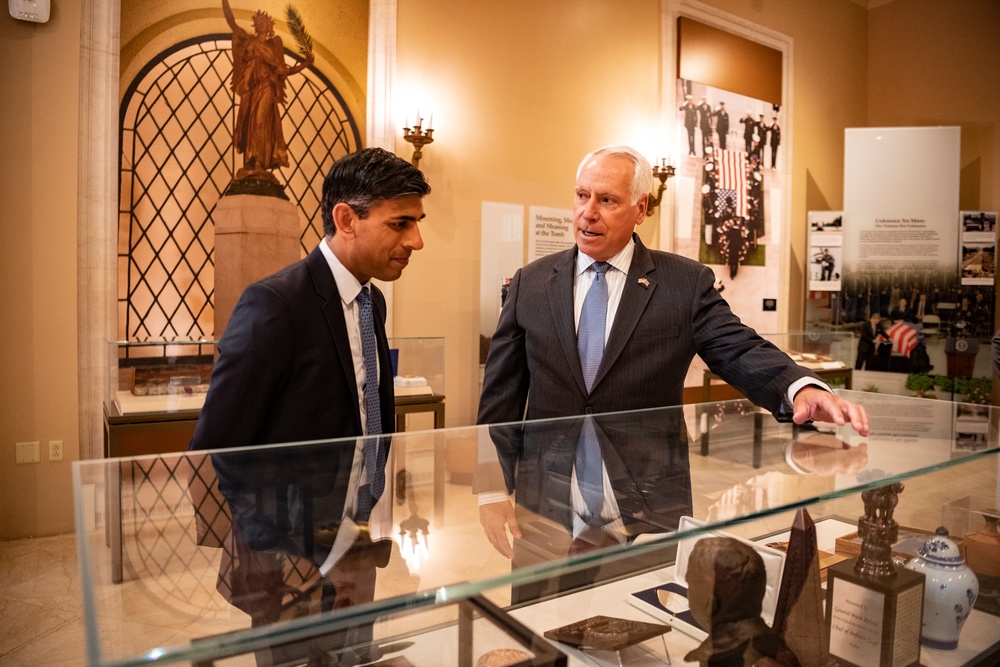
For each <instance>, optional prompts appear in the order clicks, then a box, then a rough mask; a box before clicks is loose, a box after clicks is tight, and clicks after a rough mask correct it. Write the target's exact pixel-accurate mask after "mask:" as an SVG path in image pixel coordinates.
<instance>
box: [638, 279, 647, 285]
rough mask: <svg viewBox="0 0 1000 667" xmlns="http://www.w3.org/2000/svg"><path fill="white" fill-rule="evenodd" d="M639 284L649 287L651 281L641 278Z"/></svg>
mask: <svg viewBox="0 0 1000 667" xmlns="http://www.w3.org/2000/svg"><path fill="white" fill-rule="evenodd" d="M639 284H640V285H642V286H643V287H649V280H647V279H646V278H639Z"/></svg>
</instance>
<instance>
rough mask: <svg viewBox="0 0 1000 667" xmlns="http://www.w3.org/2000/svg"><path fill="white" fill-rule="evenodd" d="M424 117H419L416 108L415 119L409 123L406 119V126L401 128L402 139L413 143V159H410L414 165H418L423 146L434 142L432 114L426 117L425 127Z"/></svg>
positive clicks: (418, 111)
mask: <svg viewBox="0 0 1000 667" xmlns="http://www.w3.org/2000/svg"><path fill="white" fill-rule="evenodd" d="M423 122H424V119H423V118H421V117H420V110H419V109H418V110H417V116H416V121H415V122H413V123H410V120H409V118H407V120H406V127H404V128H403V139H405V140H406V141H408V142H410V143H411V144H413V159H412V160H411V161H410V162H411V163H412V164H413V166H414V167H417V166H419V165H420V158H421V157H423V147H424V146H426V145H427V144H430V143H433V142H434V128H433V127H431V125H433V124H434V114H431V115H430V118H428V119H427V127H426V128H424V127H423Z"/></svg>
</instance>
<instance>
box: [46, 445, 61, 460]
mask: <svg viewBox="0 0 1000 667" xmlns="http://www.w3.org/2000/svg"><path fill="white" fill-rule="evenodd" d="M62 460H63V441H62V440H49V461H62Z"/></svg>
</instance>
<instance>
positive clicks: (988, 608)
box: [962, 508, 1000, 615]
mask: <svg viewBox="0 0 1000 667" xmlns="http://www.w3.org/2000/svg"><path fill="white" fill-rule="evenodd" d="M979 514H981V515H982V517H983V519H985V520H986V526H985V527H984V528H983V529H982V530H980V531H977V532H974V533H969V534H968V535H966V536H965V538H964V539H963V540H962V545H963V546H964V547H965V558H966V560H967V562H968V565H969V567H970V568H971V569H972V571H973V572H975V573H976V576H977V577H978V579H979V598H978V599H977V600H976V609H979V610H982V611H985V612H988V613H990V614H996V615H1000V509H997V508H991V509H982V510H979Z"/></svg>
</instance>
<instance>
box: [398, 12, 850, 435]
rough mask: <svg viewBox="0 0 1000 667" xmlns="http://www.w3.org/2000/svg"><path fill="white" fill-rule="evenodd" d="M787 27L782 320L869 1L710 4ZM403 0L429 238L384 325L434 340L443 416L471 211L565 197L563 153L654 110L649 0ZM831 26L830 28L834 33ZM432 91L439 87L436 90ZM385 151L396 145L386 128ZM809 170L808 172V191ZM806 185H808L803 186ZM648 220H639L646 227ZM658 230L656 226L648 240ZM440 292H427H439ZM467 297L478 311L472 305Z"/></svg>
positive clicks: (471, 274) (454, 408) (451, 386)
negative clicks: (421, 132) (786, 277)
mask: <svg viewBox="0 0 1000 667" xmlns="http://www.w3.org/2000/svg"><path fill="white" fill-rule="evenodd" d="M706 4H708V5H712V6H714V7H717V8H719V9H723V10H725V11H727V12H731V13H732V14H734V15H735V16H736V17H737V18H741V19H746V20H749V21H751V22H753V23H755V24H757V25H760V26H763V27H765V28H769V29H771V30H776V31H778V32H781V33H784V34H786V35H790V36H792V37H793V40H794V44H793V49H794V50H793V62H794V70H793V72H792V83H793V91H792V92H793V93H794V127H793V128H792V130H793V131H792V136H793V137H794V140H793V149H792V150H793V151H794V152H793V173H792V188H793V195H792V211H791V217H792V221H793V226H792V233H791V239H792V271H791V276H790V282H791V294H790V302H791V304H793V305H792V307H791V308H790V310H791V314H790V322H791V324H790V328H796V327H799V326H801V321H802V308H801V305H800V304H801V303H802V300H803V296H804V293H803V284H804V281H803V274H802V271H803V262H804V260H803V258H804V257H805V243H806V238H805V236H806V235H805V225H804V224H803V223H802V222H801V221H803V220H805V212H806V210H808V208H819V209H822V208H828V207H830V208H835V207H839V206H840V205H841V201H840V197H841V190H842V187H843V130H844V128H845V127H854V126H860V125H864V122H865V103H864V99H865V91H866V84H867V79H866V59H865V57H864V53H865V50H866V40H867V20H866V15H867V13H866V11H865V10H864V9H863V8H861V7H860V6H858V5H857V4H855V3H853V2H850V1H847V0H844V1H837V2H817V3H809V6H810V11H808V12H806V11H803V10H802V9H801V8H800V4H801V3H799V2H797V0H787V1H779V0H774V1H773V2H767V3H746V2H742V1H738V0H734V1H731V2H726V1H722V0H715V1H712V2H709V3H706ZM493 6H495V7H497V10H496V11H494V12H491V14H490V17H489V20H488V21H484V23H488V24H489V27H488V29H486V30H481V31H480V30H472V29H470V26H473V25H475V24H476V22H477V21H480V20H482V18H483V8H482V6H481V5H479V4H477V3H467V2H463V1H462V0H438V1H437V2H434V3H415V2H405V1H404V2H401V3H400V7H399V34H398V47H397V48H398V51H397V60H398V66H397V67H398V69H397V82H398V84H399V86H400V87H401V88H407V87H420V88H425V89H426V90H427V95H428V97H429V98H431V99H437V100H439V102H436V104H437V105H439V107H440V111H438V107H436V108H435V122H434V124H435V127H436V130H435V137H436V140H435V143H434V144H433V145H431V146H430V147H429V148H428V149H426V151H425V153H424V155H425V157H424V158H423V160H422V161H421V167H422V168H423V169H424V170H425V172H426V173H427V175H428V177H429V178H430V181H431V184H432V186H433V187H434V192H433V193H432V195H431V197H430V198H429V199H428V202H427V212H428V219H427V221H426V222H425V223H424V224H423V227H424V235H425V241H426V247H425V249H424V250H423V251H421V253H420V254H419V255H418V256H417V257H416V259H415V261H414V262H413V263H412V264H411V265H410V267H409V268H408V269H407V272H406V274H405V276H404V277H403V278H402V279H401V280H400V281H399V283H398V287H397V289H396V305H395V313H396V333H397V335H408V336H417V335H427V336H429V335H443V336H445V337H446V339H447V360H446V382H447V384H448V389H447V396H448V398H447V402H448V422H449V424H453V425H457V424H467V423H472V422H473V421H474V420H475V412H476V403H477V400H478V395H477V379H478V363H477V349H478V348H477V345H478V334H479V332H478V321H477V319H476V318H475V317H473V316H470V307H474V304H476V303H477V301H478V294H479V284H478V276H479V261H478V258H479V252H480V250H479V236H480V232H479V225H480V205H481V202H482V201H483V200H488V201H501V202H512V203H518V204H523V205H525V206H530V205H533V204H534V205H542V206H558V207H569V206H570V205H571V194H572V188H573V182H574V172H575V169H576V165H577V163H578V161H579V160H580V158H581V157H583V155H584V154H585V153H586V152H587V151H589V150H591V149H593V148H596V147H598V146H601V145H604V144H608V143H623V142H624V143H632V142H636V141H640V140H642V139H643V137H641V136H637V128H651V127H655V125H656V122H657V120H658V118H659V113H660V99H661V93H662V89H661V81H662V79H663V77H664V76H666V77H667V78H668V79H670V80H672V77H673V74H672V73H664V72H662V71H661V69H662V67H661V44H660V22H659V16H660V2H658V0H629V1H628V2H624V3H609V2H583V3H581V2H577V1H573V0H549V1H548V2H545V3H537V2H532V1H531V0H512V1H509V2H504V3H503V4H502V5H499V4H497V5H493ZM831 35H837V38H836V39H831V37H830V36H831ZM435 96H436V98H435ZM397 150H398V151H399V152H400V153H401V154H403V155H408V154H409V147H408V146H406V145H405V144H404V142H402V141H398V142H397ZM807 184H810V187H809V188H808V190H807ZM807 195H809V196H808V197H807ZM656 224H657V222H656V220H655V219H651V220H648V221H647V223H646V224H645V225H644V226H643V227H640V231H641V233H642V235H643V238H644V239H645V240H647V241H648V240H649V238H651V237H652V236H654V227H655V225H656ZM657 240H658V239H657ZM438 304H440V305H438ZM472 312H475V311H472Z"/></svg>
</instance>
